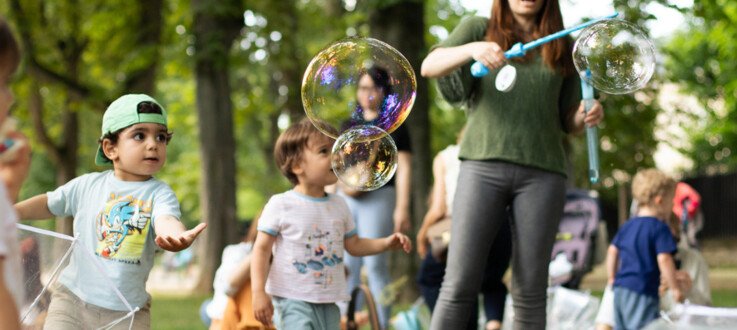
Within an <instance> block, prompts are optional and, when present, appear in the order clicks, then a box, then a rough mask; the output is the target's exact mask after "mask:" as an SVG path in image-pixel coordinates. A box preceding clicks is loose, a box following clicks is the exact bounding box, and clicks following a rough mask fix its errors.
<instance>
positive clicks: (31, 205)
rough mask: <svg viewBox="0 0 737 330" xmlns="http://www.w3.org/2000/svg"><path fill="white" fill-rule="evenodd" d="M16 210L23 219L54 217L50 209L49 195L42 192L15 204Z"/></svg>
mask: <svg viewBox="0 0 737 330" xmlns="http://www.w3.org/2000/svg"><path fill="white" fill-rule="evenodd" d="M15 211H16V212H17V213H18V218H20V219H21V220H39V219H49V218H53V217H54V214H53V213H51V210H49V204H48V197H46V194H40V195H36V196H33V197H31V198H29V199H26V200H24V201H22V202H18V203H17V204H15Z"/></svg>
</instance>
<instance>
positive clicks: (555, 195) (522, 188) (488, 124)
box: [422, 0, 604, 329]
mask: <svg viewBox="0 0 737 330" xmlns="http://www.w3.org/2000/svg"><path fill="white" fill-rule="evenodd" d="M562 29H563V20H562V17H561V14H560V8H559V6H558V1H557V0H534V1H530V0H528V1H524V0H497V1H494V5H493V8H492V11H491V18H490V19H486V18H482V17H471V18H467V19H464V20H463V21H461V23H459V25H458V26H457V27H456V28H455V29H454V30H453V32H452V33H451V34H450V36H448V38H447V39H446V40H444V41H443V42H441V43H440V44H439V45H437V46H436V47H435V48H434V49H433V50H432V52H431V53H430V54H429V55H428V56H427V58H425V60H424V61H423V63H422V75H423V76H424V77H432V78H438V86H439V88H440V91H441V93H442V94H443V96H444V97H445V98H446V99H447V100H448V101H451V102H453V103H463V104H464V105H466V106H467V115H468V122H467V125H468V126H467V128H466V134H465V136H464V137H463V140H462V141H461V144H460V153H459V157H460V158H461V160H462V163H461V168H460V175H459V178H458V183H457V187H458V188H457V189H456V196H455V199H454V203H455V204H454V206H453V209H454V210H455V214H454V218H453V224H452V228H451V232H452V237H453V244H451V245H450V250H449V252H448V253H449V254H448V266H447V273H446V275H445V278H444V281H443V286H442V289H441V293H440V297H439V299H438V302H437V305H436V307H435V310H434V314H433V318H432V326H431V328H432V329H461V328H463V327H464V326H465V325H466V324H468V322H467V319H468V317H469V315H470V308H471V306H473V302H474V301H476V299H477V294H478V291H479V286H480V283H481V278H482V272H483V270H484V265H483V263H484V262H485V260H486V259H487V255H488V253H489V249H490V247H491V244H492V241H493V238H494V237H495V236H496V234H497V232H498V231H499V228H500V226H501V224H502V222H503V221H504V220H505V219H506V218H505V217H506V216H507V215H506V210H507V208H508V207H509V209H510V210H511V213H512V215H513V220H512V226H511V227H512V244H513V249H512V267H513V268H512V273H513V279H512V281H513V283H512V297H513V299H514V315H515V316H514V318H515V320H514V327H515V329H544V328H545V318H546V314H545V306H546V288H547V278H548V263H549V261H550V253H551V250H552V247H553V242H554V240H555V233H556V232H557V228H558V222H559V221H560V218H561V216H562V213H563V204H564V199H565V180H566V177H565V176H566V171H565V154H564V150H563V145H562V141H563V138H564V135H565V134H566V133H578V132H581V131H582V130H583V128H584V126H585V125H596V124H598V123H599V122H600V121H601V119H602V118H603V116H604V111H603V109H602V107H601V105H600V104H599V103H598V102H596V104H595V106H594V107H593V108H592V109H591V110H590V111H589V112H588V113H586V112H584V109H583V105H582V102H581V97H580V93H581V92H580V81H579V78H578V75H577V74H576V72H575V69H574V67H573V61H572V58H571V50H572V43H571V41H570V39H567V38H562V39H557V40H555V41H552V42H550V43H547V44H545V45H543V46H541V47H539V48H537V49H535V50H534V51H528V53H527V55H526V56H525V57H523V58H520V59H516V60H512V61H509V62H508V64H510V65H512V66H514V67H515V69H516V70H517V80H516V83H515V85H514V87H513V88H512V89H511V90H510V91H508V92H500V91H497V90H496V88H495V87H494V80H495V78H496V73H497V72H498V70H496V69H498V68H499V67H501V66H502V65H503V64H505V62H506V61H505V58H504V52H503V50H505V49H509V48H510V47H511V46H512V45H513V44H515V43H517V42H523V43H524V42H529V41H532V40H534V39H536V38H539V37H543V36H546V35H548V34H551V33H554V32H557V31H560V30H562ZM474 60H475V61H479V62H481V63H482V64H483V65H484V66H486V67H487V68H489V69H490V71H491V72H490V74H488V75H486V76H485V77H482V78H473V77H472V76H471V73H470V67H471V63H472V62H473V61H474Z"/></svg>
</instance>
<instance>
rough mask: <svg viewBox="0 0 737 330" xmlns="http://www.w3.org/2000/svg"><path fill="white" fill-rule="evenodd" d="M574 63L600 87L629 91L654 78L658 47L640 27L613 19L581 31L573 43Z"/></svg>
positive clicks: (610, 92) (617, 92) (605, 90)
mask: <svg viewBox="0 0 737 330" xmlns="http://www.w3.org/2000/svg"><path fill="white" fill-rule="evenodd" d="M573 63H574V65H575V66H576V70H577V71H578V72H579V74H580V75H581V78H583V79H584V80H586V82H588V83H590V84H591V85H592V86H594V87H596V89H598V90H601V91H603V92H606V93H609V94H626V93H630V92H633V91H635V90H638V89H640V88H642V87H644V86H645V85H646V84H647V82H648V81H649V80H650V78H651V77H652V75H653V72H654V71H655V50H654V47H653V43H652V41H650V39H649V38H648V37H647V36H646V35H645V33H644V32H643V31H642V30H641V29H640V28H639V27H637V26H636V25H634V24H632V23H630V22H627V21H623V20H619V19H610V20H604V21H601V22H599V23H596V24H593V25H591V26H589V27H587V28H586V29H584V30H583V31H582V32H581V35H580V36H579V37H578V39H577V40H576V43H575V45H574V46H573Z"/></svg>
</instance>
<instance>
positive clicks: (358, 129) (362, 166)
mask: <svg viewBox="0 0 737 330" xmlns="http://www.w3.org/2000/svg"><path fill="white" fill-rule="evenodd" d="M377 136H378V138H374V137H377ZM332 166H333V171H335V175H336V176H338V179H340V181H341V182H343V184H345V185H346V186H348V187H350V188H351V189H354V190H360V191H371V190H376V189H378V188H381V187H382V186H383V185H385V184H386V183H387V182H389V180H390V179H391V178H392V177H393V176H394V172H395V171H396V170H397V146H396V145H395V144H394V139H392V137H391V135H389V134H388V133H386V131H384V130H382V129H381V128H378V127H376V126H371V125H362V126H355V127H352V128H349V129H348V130H346V131H345V132H343V134H341V135H340V136H339V137H338V139H337V140H335V144H333V159H332Z"/></svg>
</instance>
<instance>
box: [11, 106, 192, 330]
mask: <svg viewBox="0 0 737 330" xmlns="http://www.w3.org/2000/svg"><path fill="white" fill-rule="evenodd" d="M170 139H171V133H170V132H169V131H168V130H167V117H166V111H165V110H164V108H163V107H161V105H159V104H158V103H157V102H156V100H154V99H153V98H151V97H150V96H148V95H143V94H136V95H134V94H129V95H124V96H122V97H120V98H118V99H117V100H115V101H114V102H113V103H112V104H110V106H109V107H108V108H107V110H106V111H105V115H104V116H103V120H102V137H101V138H100V147H99V149H98V151H97V156H96V159H95V163H96V164H98V165H106V164H110V163H112V165H113V170H109V171H105V172H96V173H89V174H85V175H82V176H80V177H77V178H75V179H73V180H72V181H70V182H68V183H66V184H65V185H63V186H61V187H59V188H57V189H56V190H55V191H52V192H48V193H46V194H41V195H38V196H35V197H32V198H30V199H28V200H25V201H23V202H20V203H18V204H16V210H17V211H18V214H19V216H20V218H21V219H28V220H32V219H48V218H51V217H53V216H69V215H71V216H73V217H74V232H75V234H76V235H77V237H78V243H77V244H78V245H77V246H76V247H75V249H74V250H73V253H72V255H71V258H70V261H69V265H68V266H67V267H66V268H65V269H64V270H63V271H62V273H61V275H60V277H59V283H61V286H59V288H58V289H57V290H55V292H54V293H53V294H52V297H51V304H50V306H49V311H48V316H47V317H46V324H45V327H46V328H47V329H81V328H86V327H88V326H93V327H98V326H102V325H106V324H108V323H110V322H112V321H115V320H116V319H119V318H121V317H125V316H126V315H127V313H128V311H129V308H131V307H132V308H139V310H138V311H137V312H136V313H135V316H134V319H133V327H134V328H136V329H140V328H144V329H145V328H149V327H150V313H149V307H150V296H149V295H148V293H147V292H146V280H147V279H148V274H149V272H150V271H151V267H152V266H153V259H154V252H155V250H156V249H157V247H158V248H162V249H165V250H168V251H174V252H176V251H181V250H184V249H185V248H187V247H189V246H190V245H191V244H192V242H193V241H194V240H195V238H197V235H199V234H200V232H202V230H203V229H204V228H205V224H199V225H198V226H197V227H196V228H194V229H192V230H187V229H186V228H185V227H184V225H183V224H182V223H181V222H180V221H179V217H180V211H179V202H178V200H177V198H176V196H175V195H174V192H173V191H172V190H171V188H170V187H169V186H168V185H167V184H166V183H164V182H162V181H159V180H157V179H156V178H154V177H153V175H154V174H156V173H157V172H158V171H159V170H160V169H161V168H162V167H163V166H164V163H165V162H166V147H167V144H168V142H169V140H170ZM85 250H86V251H85ZM91 256H95V257H96V260H97V262H99V264H101V265H102V266H103V267H104V268H105V271H106V274H107V276H109V279H106V278H104V276H103V275H101V273H100V272H99V270H98V269H97V267H96V265H95V264H94V263H93V262H90V257H91ZM111 283H112V285H114V286H115V289H117V291H118V292H120V293H122V295H123V297H125V299H126V301H127V302H128V303H130V305H131V307H129V306H128V305H126V303H125V302H123V301H121V299H119V298H118V296H117V292H115V290H113V289H111V288H110V285H111ZM79 299H81V300H82V301H83V302H84V303H85V304H77V303H74V302H75V301H78V300H79ZM100 311H104V313H101V312H100ZM100 314H102V315H103V317H102V319H101V318H98V317H97V316H95V315H100ZM98 323H101V324H98Z"/></svg>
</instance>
